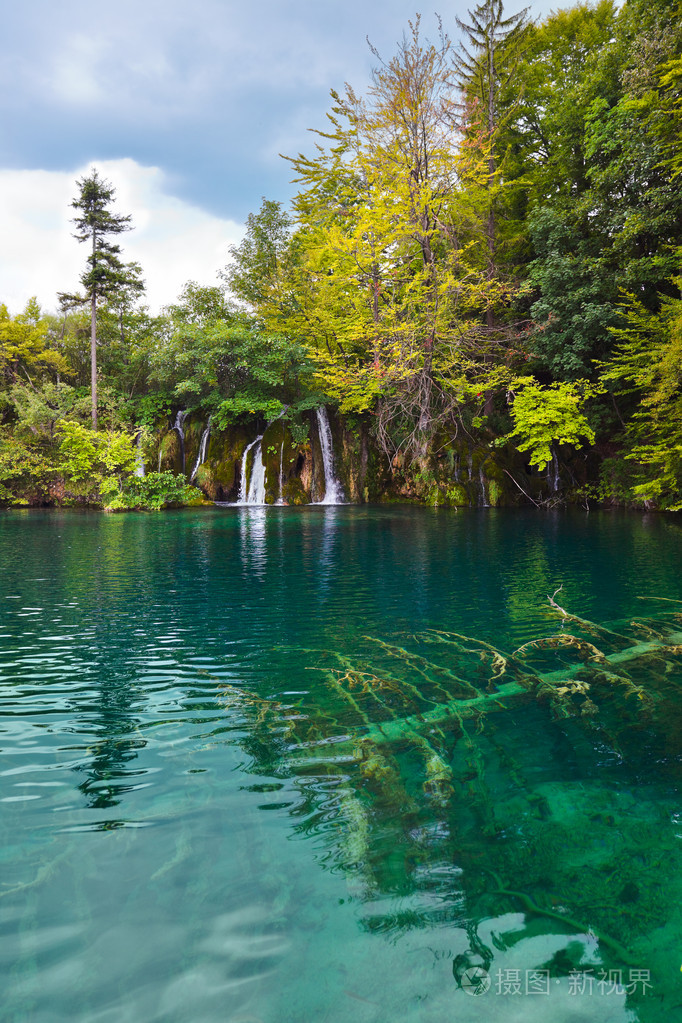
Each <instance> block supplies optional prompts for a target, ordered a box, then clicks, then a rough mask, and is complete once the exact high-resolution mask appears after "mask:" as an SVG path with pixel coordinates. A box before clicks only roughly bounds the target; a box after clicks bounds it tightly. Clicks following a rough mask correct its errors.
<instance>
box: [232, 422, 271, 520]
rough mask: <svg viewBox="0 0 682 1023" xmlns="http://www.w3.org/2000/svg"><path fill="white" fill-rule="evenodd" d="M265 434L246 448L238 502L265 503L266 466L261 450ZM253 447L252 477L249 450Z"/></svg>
mask: <svg viewBox="0 0 682 1023" xmlns="http://www.w3.org/2000/svg"><path fill="white" fill-rule="evenodd" d="M262 440H263V434H261V435H260V437H256V439H255V440H253V441H251V443H250V444H248V445H247V447H245V448H244V454H243V455H242V466H241V480H240V482H239V500H238V502H237V503H238V504H265V466H264V465H263V456H262V452H261V443H262ZM251 448H253V449H254V450H253V461H252V465H251V478H250V479H249V477H248V458H249V451H250V450H251Z"/></svg>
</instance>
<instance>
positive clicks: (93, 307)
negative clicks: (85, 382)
mask: <svg viewBox="0 0 682 1023" xmlns="http://www.w3.org/2000/svg"><path fill="white" fill-rule="evenodd" d="M96 252H97V232H96V231H93V232H92V268H93V271H94V269H95V255H96ZM90 391H91V394H92V428H93V430H96V429H97V289H96V288H95V286H94V284H93V287H92V295H91V296H90Z"/></svg>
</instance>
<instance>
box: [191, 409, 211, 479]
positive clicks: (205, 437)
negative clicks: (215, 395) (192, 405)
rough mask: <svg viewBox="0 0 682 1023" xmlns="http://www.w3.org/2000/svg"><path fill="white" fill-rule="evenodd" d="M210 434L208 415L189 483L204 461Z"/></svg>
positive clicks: (209, 418)
mask: <svg viewBox="0 0 682 1023" xmlns="http://www.w3.org/2000/svg"><path fill="white" fill-rule="evenodd" d="M210 434H211V417H210V416H209V417H208V422H207V423H206V429H205V430H204V432H203V433H202V435H201V441H200V443H199V454H198V455H197V460H196V462H195V463H194V468H193V469H192V475H191V476H190V478H189V481H190V483H193V482H194V478H195V476H196V474H197V473H198V472H199V466H200V465H203V464H204V462H205V461H206V452H207V451H208V438H209V436H210Z"/></svg>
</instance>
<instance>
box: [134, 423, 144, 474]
mask: <svg viewBox="0 0 682 1023" xmlns="http://www.w3.org/2000/svg"><path fill="white" fill-rule="evenodd" d="M135 447H136V448H137V462H136V463H135V475H136V476H139V477H140V479H143V478H144V476H145V475H146V472H145V465H144V455H143V454H142V431H141V430H140V432H139V433H138V435H137V440H136V441H135Z"/></svg>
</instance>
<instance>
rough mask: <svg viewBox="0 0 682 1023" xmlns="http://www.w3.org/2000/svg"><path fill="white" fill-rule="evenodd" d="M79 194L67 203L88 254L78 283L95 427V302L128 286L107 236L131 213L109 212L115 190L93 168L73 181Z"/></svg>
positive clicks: (127, 272) (127, 274) (126, 270)
mask: <svg viewBox="0 0 682 1023" xmlns="http://www.w3.org/2000/svg"><path fill="white" fill-rule="evenodd" d="M77 185H78V188H79V194H78V196H77V198H76V199H74V200H73V202H72V203H71V206H72V207H73V208H74V209H75V210H77V211H78V216H76V217H75V218H74V221H73V222H74V224H75V225H76V228H77V234H76V235H75V237H76V238H77V239H78V241H80V242H89V243H90V245H91V251H90V255H89V256H88V260H87V268H86V270H85V271H84V273H83V275H82V276H81V284H82V285H83V288H84V290H85V294H86V296H87V298H88V300H89V303H90V389H91V394H92V428H93V430H96V429H97V305H98V302H101V301H102V300H103V299H105V298H107V297H109V296H113V295H116V294H121V292H122V290H124V289H125V288H126V287H128V288H129V287H131V286H132V285H131V281H132V279H133V275H132V272H131V269H130V267H126V266H125V265H124V264H123V263H122V261H121V259H120V258H119V256H120V252H121V248H120V246H119V245H117V244H116V243H115V242H112V241H109V236H111V235H114V236H116V235H119V234H121V233H122V232H124V231H129V230H130V229H131V228H130V220H131V217H130V216H129V215H128V216H123V215H122V214H118V213H112V212H111V210H110V209H109V208H108V207H109V206H110V205H111V203H112V202H113V200H114V195H115V190H114V188H113V187H112V186H111V184H110V183H109V182H108V181H105V180H103V179H102V178H100V177H99V174H98V173H97V170H96V169H94V170H93V171H92V173H91V174H90V176H89V177H86V178H81V180H80V181H78V182H77Z"/></svg>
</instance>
